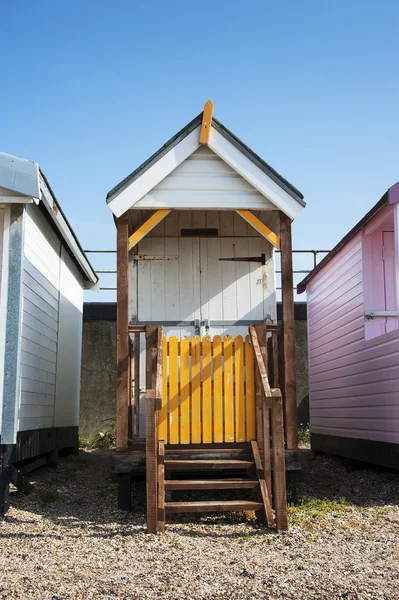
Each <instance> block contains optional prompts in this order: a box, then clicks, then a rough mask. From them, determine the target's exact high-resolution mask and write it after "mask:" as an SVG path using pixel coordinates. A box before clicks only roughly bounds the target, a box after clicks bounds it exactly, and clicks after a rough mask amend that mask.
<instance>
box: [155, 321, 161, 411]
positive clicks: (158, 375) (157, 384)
mask: <svg viewBox="0 0 399 600" xmlns="http://www.w3.org/2000/svg"><path fill="white" fill-rule="evenodd" d="M162 391H163V327H158V342H157V371H156V381H155V399H156V403H155V408H156V410H160V409H161V408H162Z"/></svg>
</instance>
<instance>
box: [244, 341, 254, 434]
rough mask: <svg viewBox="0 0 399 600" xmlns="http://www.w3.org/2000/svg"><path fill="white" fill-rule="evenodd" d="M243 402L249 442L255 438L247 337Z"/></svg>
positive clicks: (252, 369)
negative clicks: (244, 402) (244, 401)
mask: <svg viewBox="0 0 399 600" xmlns="http://www.w3.org/2000/svg"><path fill="white" fill-rule="evenodd" d="M245 400H246V440H247V441H248V442H249V441H251V440H254V439H255V438H256V419H255V364H254V353H253V349H252V346H251V344H250V342H249V335H247V336H246V338H245Z"/></svg>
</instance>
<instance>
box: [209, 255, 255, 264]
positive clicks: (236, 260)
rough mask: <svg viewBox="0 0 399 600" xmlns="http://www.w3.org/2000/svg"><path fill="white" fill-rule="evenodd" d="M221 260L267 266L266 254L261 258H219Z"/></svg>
mask: <svg viewBox="0 0 399 600" xmlns="http://www.w3.org/2000/svg"><path fill="white" fill-rule="evenodd" d="M219 260H229V261H233V262H258V263H261V264H262V265H265V264H266V254H261V256H234V257H232V258H219Z"/></svg>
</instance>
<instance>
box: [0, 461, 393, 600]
mask: <svg viewBox="0 0 399 600" xmlns="http://www.w3.org/2000/svg"><path fill="white" fill-rule="evenodd" d="M109 472H110V453H107V452H106V451H105V452H104V451H102V452H96V451H92V452H83V451H81V452H80V453H79V455H78V456H73V457H67V458H65V459H63V460H62V461H60V465H59V467H58V469H57V470H50V469H41V470H39V471H36V472H34V473H32V474H31V482H32V483H33V485H34V489H33V492H32V493H31V495H30V496H23V495H20V494H16V493H15V494H13V495H12V500H11V502H12V508H11V509H10V511H9V513H8V515H7V516H6V518H5V519H4V521H3V522H2V523H0V598H23V599H25V598H40V599H52V600H61V599H67V598H68V599H69V598H74V599H80V598H93V599H105V598H110V599H111V598H112V599H115V598H120V599H124V598H126V599H138V598H142V599H146V598H151V599H183V598H184V599H202V598H207V599H208V598H209V599H211V598H212V599H239V598H244V599H250V598H306V599H307V598H318V599H321V598H326V599H333V598H349V599H355V598H356V599H366V598H378V599H388V598H389V599H391V598H398V599H399V548H398V547H399V506H398V505H399V475H398V474H397V473H392V472H387V471H385V472H384V471H377V470H372V469H368V470H362V469H349V468H348V465H346V464H344V463H343V462H341V461H339V460H337V459H333V458H329V457H325V456H322V455H318V456H313V455H312V453H311V452H310V451H304V456H303V472H302V476H301V481H300V486H299V493H300V496H301V497H302V498H307V500H303V501H302V503H301V504H300V505H299V506H297V507H291V508H290V530H289V532H288V533H281V534H276V533H274V532H271V531H268V530H266V529H264V528H263V526H262V525H260V524H256V523H255V524H254V523H239V524H232V523H231V522H228V521H227V520H226V519H225V518H224V517H220V516H205V517H201V516H197V517H193V518H195V519H196V520H195V521H192V520H190V519H191V518H192V516H189V518H181V517H180V516H179V520H178V521H175V522H174V523H173V524H169V525H167V532H166V534H164V535H158V536H154V535H148V534H146V533H145V514H144V497H145V488H144V483H143V482H142V481H140V482H137V483H136V484H135V487H134V493H133V501H134V505H135V511H134V512H133V513H131V514H128V515H127V514H125V513H122V512H119V511H117V510H116V498H115V495H116V484H115V483H114V482H113V481H112V480H111V479H110V477H109Z"/></svg>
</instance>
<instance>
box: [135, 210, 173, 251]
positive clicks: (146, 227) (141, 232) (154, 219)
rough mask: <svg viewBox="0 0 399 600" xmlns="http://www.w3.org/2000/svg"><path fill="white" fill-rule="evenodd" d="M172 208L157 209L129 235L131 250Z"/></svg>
mask: <svg viewBox="0 0 399 600" xmlns="http://www.w3.org/2000/svg"><path fill="white" fill-rule="evenodd" d="M169 213H170V209H169V210H168V209H160V210H157V211H156V212H155V213H154V214H153V215H151V217H150V218H149V219H147V221H146V222H145V223H143V224H142V225H141V226H140V227H139V228H138V229H136V231H135V232H134V233H133V234H132V235H131V236H130V237H129V250H131V249H132V248H133V247H134V246H136V245H137V244H138V243H139V242H140V241H141V240H142V239H143V238H144V237H145V236H146V235H147V234H148V233H150V231H151V230H152V229H154V227H156V226H157V225H158V223H160V222H161V221H162V220H163V219H164V218H165V217H166V216H167V215H168V214H169Z"/></svg>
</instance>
